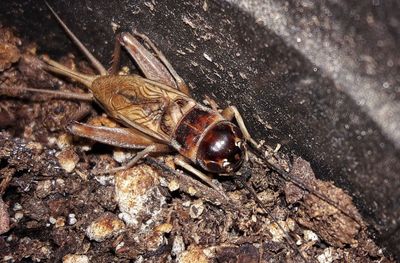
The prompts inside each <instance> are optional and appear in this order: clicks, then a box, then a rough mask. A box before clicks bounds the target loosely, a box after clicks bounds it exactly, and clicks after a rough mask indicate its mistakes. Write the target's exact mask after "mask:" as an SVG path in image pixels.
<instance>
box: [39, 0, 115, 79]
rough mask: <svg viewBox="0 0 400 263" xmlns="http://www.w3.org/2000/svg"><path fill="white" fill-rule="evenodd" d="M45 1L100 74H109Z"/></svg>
mask: <svg viewBox="0 0 400 263" xmlns="http://www.w3.org/2000/svg"><path fill="white" fill-rule="evenodd" d="M44 3H45V4H46V5H47V7H48V8H49V10H50V12H51V13H52V14H53V16H54V17H55V18H56V19H57V21H58V23H59V24H60V25H61V27H62V28H63V29H64V31H65V32H66V33H67V35H68V36H69V37H70V38H71V40H72V42H74V44H75V45H76V46H77V47H78V48H79V49H80V50H81V52H82V53H83V54H84V55H85V56H86V57H87V59H88V60H89V61H90V63H92V65H93V67H95V68H96V69H97V70H98V71H99V73H100V75H102V76H105V75H108V72H107V70H106V69H105V68H104V67H103V65H102V64H101V63H100V61H98V60H97V59H96V58H95V57H94V56H93V55H92V53H91V52H90V51H89V50H88V49H87V48H86V47H85V46H84V45H83V44H82V42H81V41H80V40H79V39H78V38H77V37H76V36H75V34H74V33H73V32H72V31H71V30H70V29H69V28H68V26H67V25H66V24H65V23H64V22H63V21H62V20H61V18H60V17H59V16H58V15H57V13H56V12H55V11H54V10H53V8H52V7H51V6H50V5H49V3H47V1H44Z"/></svg>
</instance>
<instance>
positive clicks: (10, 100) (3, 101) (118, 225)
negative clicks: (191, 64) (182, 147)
mask: <svg viewBox="0 0 400 263" xmlns="http://www.w3.org/2000/svg"><path fill="white" fill-rule="evenodd" d="M60 63H62V64H64V65H65V66H67V67H70V68H72V69H75V70H78V71H80V72H85V73H92V74H94V72H93V70H92V69H91V68H90V67H89V66H88V64H87V63H86V62H82V61H80V62H77V61H76V59H75V58H74V56H73V55H71V54H67V55H66V56H65V57H63V58H62V59H61V60H60ZM41 65H42V62H41V60H40V59H39V57H38V54H36V47H35V44H33V43H24V41H23V40H21V39H19V38H18V37H16V36H15V35H14V34H13V32H12V31H11V30H10V29H7V28H0V176H1V177H0V259H1V260H2V261H4V262H32V261H34V262H39V261H40V262H302V257H303V258H304V259H305V261H306V262H320V263H322V262H324V263H325V262H394V261H393V260H391V259H389V258H386V257H385V255H384V254H383V251H382V249H380V248H379V247H377V246H376V245H375V243H374V242H373V240H372V239H371V238H370V237H369V236H368V233H367V229H366V226H365V224H364V223H363V221H362V218H361V216H360V215H359V214H358V212H357V209H356V208H355V206H354V205H353V204H352V201H351V198H350V197H349V195H347V194H346V193H345V192H344V191H343V190H341V189H339V188H337V187H335V186H334V185H333V184H332V183H330V182H323V181H320V180H317V179H316V178H315V175H314V172H313V171H312V169H311V167H310V165H309V163H308V162H306V161H305V160H303V159H301V158H300V157H296V156H287V155H284V154H282V153H280V152H279V151H274V150H273V149H272V148H270V147H268V146H266V145H260V150H261V151H262V152H263V153H264V154H265V156H266V157H265V158H259V157H257V156H256V155H255V154H253V153H252V152H251V151H249V161H248V162H246V163H245V164H244V165H243V167H242V168H241V169H240V170H239V175H237V176H241V178H244V181H246V184H247V185H249V186H250V187H251V188H253V189H254V191H255V193H256V195H257V197H258V199H259V200H260V202H261V203H262V204H263V207H261V206H260V205H259V204H258V202H257V200H256V199H255V198H254V196H253V195H252V194H251V193H250V192H249V191H248V190H247V188H246V187H245V186H244V185H243V184H242V182H243V180H242V181H238V180H235V179H232V178H230V177H216V178H215V179H216V180H214V181H215V183H216V184H217V185H218V186H219V187H220V188H221V191H216V190H214V189H212V188H210V187H208V186H206V185H205V184H203V183H202V182H200V181H199V180H197V179H196V178H194V177H193V176H191V175H190V174H188V173H187V172H183V171H180V170H178V168H177V167H173V165H172V161H171V158H172V157H171V156H155V157H148V158H146V159H144V160H143V161H141V162H140V163H139V164H138V165H136V166H135V167H133V168H131V169H127V170H125V171H121V172H118V173H116V174H112V175H110V174H105V173H102V172H104V171H105V170H107V169H110V168H114V167H118V166H120V165H121V164H123V163H125V162H127V161H128V160H130V159H131V158H132V156H134V152H133V151H130V150H124V149H119V148H115V147H111V146H106V145H102V144H99V143H94V142H92V141H90V140H87V139H82V138H78V137H73V136H71V135H70V134H68V133H67V132H66V130H65V127H66V126H67V125H68V124H69V123H70V122H71V121H73V120H76V119H81V120H83V121H85V122H89V123H91V124H93V125H102V126H108V127H116V126H119V124H118V123H115V122H114V121H113V120H111V119H109V118H108V117H107V116H106V115H105V114H104V112H102V110H101V109H100V107H98V106H97V105H95V104H91V103H87V102H80V101H72V100H64V99H59V98H55V97H54V96H53V97H51V96H49V95H43V94H40V93H34V92H27V91H24V90H23V89H24V88H35V89H48V90H60V91H65V92H71V91H72V92H74V93H84V92H85V91H84V89H83V88H82V87H80V86H79V85H78V84H77V83H74V82H72V81H71V80H68V79H63V78H59V77H57V76H54V75H51V74H49V73H47V72H45V71H44V70H43V69H42V68H41ZM266 160H269V161H270V162H273V163H275V164H276V165H277V166H279V167H281V168H282V169H284V170H285V171H288V172H289V174H290V176H292V177H294V178H297V179H299V180H301V181H302V182H303V183H304V184H305V185H307V186H309V187H311V188H313V189H315V191H317V192H320V193H323V194H324V195H325V196H328V197H329V198H330V199H331V200H332V201H333V202H334V203H336V204H337V206H338V207H340V209H338V207H334V206H332V205H330V204H328V203H327V202H325V201H323V200H321V198H319V197H317V196H316V195H314V194H311V193H309V192H308V191H306V190H304V189H302V188H301V187H299V186H298V185H296V184H294V183H292V182H289V181H287V180H284V179H283V178H282V177H281V176H279V175H278V174H277V173H276V172H273V171H272V170H270V169H269V168H268V165H267V163H266ZM343 211H347V212H348V214H350V215H351V216H348V215H346V214H345V213H344V212H343ZM300 253H301V255H302V256H301V255H300Z"/></svg>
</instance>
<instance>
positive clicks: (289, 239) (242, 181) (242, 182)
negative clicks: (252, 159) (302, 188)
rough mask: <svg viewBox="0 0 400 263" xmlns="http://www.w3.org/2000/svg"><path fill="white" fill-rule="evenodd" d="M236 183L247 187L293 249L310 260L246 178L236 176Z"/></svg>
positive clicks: (303, 258)
mask: <svg viewBox="0 0 400 263" xmlns="http://www.w3.org/2000/svg"><path fill="white" fill-rule="evenodd" d="M235 183H236V185H238V186H239V187H240V186H241V185H242V186H243V187H244V188H246V190H247V191H248V192H249V193H250V194H251V196H252V197H253V199H254V200H255V201H256V203H257V204H258V206H259V207H260V208H261V209H262V210H264V212H265V213H266V214H267V215H268V216H269V217H270V218H271V219H272V222H274V223H275V224H276V225H277V226H278V228H279V229H280V230H281V231H282V233H284V235H285V239H286V241H287V242H288V243H289V246H290V247H291V249H292V250H293V251H296V252H297V253H298V254H299V255H300V257H301V259H302V260H303V261H304V262H308V261H307V260H306V259H305V257H304V256H303V254H302V253H301V251H300V250H299V248H298V247H297V246H296V242H295V241H294V240H293V238H292V237H291V236H289V233H288V232H287V231H286V230H285V229H283V227H282V226H281V224H279V222H278V220H277V218H276V217H275V216H274V215H273V214H271V213H270V212H269V211H268V209H267V207H266V206H265V205H264V203H263V202H261V200H260V199H259V198H258V196H257V193H256V192H255V191H254V189H253V187H251V186H249V185H248V184H247V183H246V181H245V179H244V178H243V177H242V176H238V177H236V178H235Z"/></svg>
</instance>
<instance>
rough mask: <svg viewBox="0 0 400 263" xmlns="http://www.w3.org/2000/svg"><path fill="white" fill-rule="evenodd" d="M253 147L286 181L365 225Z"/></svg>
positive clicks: (352, 214) (350, 212)
mask: <svg viewBox="0 0 400 263" xmlns="http://www.w3.org/2000/svg"><path fill="white" fill-rule="evenodd" d="M252 149H253V153H255V155H256V156H257V157H258V158H260V159H262V160H264V161H265V164H266V165H267V166H268V167H269V168H270V169H271V170H273V171H274V172H276V173H278V174H279V175H280V176H281V177H282V178H283V179H285V180H286V181H289V182H292V183H294V184H295V185H297V186H299V187H300V188H302V189H304V190H306V191H308V192H309V193H311V194H313V195H315V196H316V197H318V198H320V199H321V200H323V201H325V202H326V203H328V204H330V205H332V206H333V207H335V208H336V209H338V210H339V211H340V212H342V213H343V214H344V215H346V216H347V217H349V218H351V219H352V220H354V222H356V223H357V224H358V225H360V226H361V227H362V226H364V224H363V222H361V221H360V219H359V218H358V217H357V216H356V215H355V214H354V213H353V212H352V211H349V210H347V209H346V208H343V207H341V206H340V205H339V204H337V203H336V202H335V201H333V200H332V199H330V198H329V197H327V196H326V195H324V194H323V193H321V192H318V191H316V190H315V189H313V188H312V187H311V186H309V185H307V184H305V183H304V182H302V181H301V180H300V179H298V178H296V177H293V176H291V175H290V174H289V173H288V172H286V171H285V170H283V169H282V168H280V167H278V166H277V165H276V164H274V163H272V162H270V161H269V160H268V159H267V158H266V157H265V156H264V155H263V153H262V151H261V150H260V149H258V148H255V147H252Z"/></svg>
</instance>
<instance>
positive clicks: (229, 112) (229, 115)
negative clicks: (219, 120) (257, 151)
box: [221, 106, 257, 148]
mask: <svg viewBox="0 0 400 263" xmlns="http://www.w3.org/2000/svg"><path fill="white" fill-rule="evenodd" d="M221 114H222V116H223V117H224V118H225V119H227V120H229V121H231V120H232V119H233V118H235V119H236V121H237V123H238V125H239V128H240V130H241V131H242V133H243V135H244V138H245V139H246V141H248V142H249V143H250V144H251V146H252V147H254V148H257V142H256V141H255V140H254V139H253V138H251V135H250V133H249V131H248V130H247V128H246V125H245V124H244V121H243V118H242V115H240V112H239V111H238V109H237V108H236V107H235V106H229V107H227V108H226V109H224V110H223V111H222V113H221Z"/></svg>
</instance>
